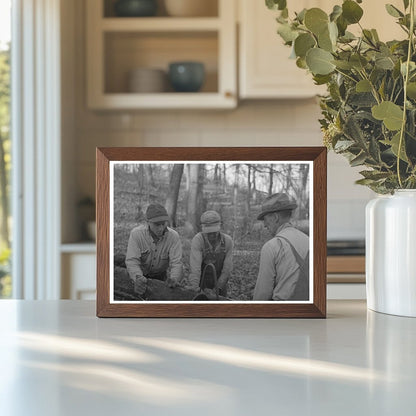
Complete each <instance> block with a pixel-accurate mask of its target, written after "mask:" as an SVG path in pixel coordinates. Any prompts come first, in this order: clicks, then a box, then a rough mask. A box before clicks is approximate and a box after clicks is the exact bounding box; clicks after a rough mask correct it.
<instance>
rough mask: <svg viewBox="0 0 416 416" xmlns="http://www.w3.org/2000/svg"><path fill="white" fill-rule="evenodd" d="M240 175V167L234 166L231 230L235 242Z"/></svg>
mask: <svg viewBox="0 0 416 416" xmlns="http://www.w3.org/2000/svg"><path fill="white" fill-rule="evenodd" d="M239 175H240V165H239V164H237V165H235V172H234V185H233V207H234V230H233V240H234V241H235V239H236V235H237V228H238V227H237V214H238V210H237V202H238V177H239Z"/></svg>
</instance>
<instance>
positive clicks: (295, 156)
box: [96, 147, 327, 318]
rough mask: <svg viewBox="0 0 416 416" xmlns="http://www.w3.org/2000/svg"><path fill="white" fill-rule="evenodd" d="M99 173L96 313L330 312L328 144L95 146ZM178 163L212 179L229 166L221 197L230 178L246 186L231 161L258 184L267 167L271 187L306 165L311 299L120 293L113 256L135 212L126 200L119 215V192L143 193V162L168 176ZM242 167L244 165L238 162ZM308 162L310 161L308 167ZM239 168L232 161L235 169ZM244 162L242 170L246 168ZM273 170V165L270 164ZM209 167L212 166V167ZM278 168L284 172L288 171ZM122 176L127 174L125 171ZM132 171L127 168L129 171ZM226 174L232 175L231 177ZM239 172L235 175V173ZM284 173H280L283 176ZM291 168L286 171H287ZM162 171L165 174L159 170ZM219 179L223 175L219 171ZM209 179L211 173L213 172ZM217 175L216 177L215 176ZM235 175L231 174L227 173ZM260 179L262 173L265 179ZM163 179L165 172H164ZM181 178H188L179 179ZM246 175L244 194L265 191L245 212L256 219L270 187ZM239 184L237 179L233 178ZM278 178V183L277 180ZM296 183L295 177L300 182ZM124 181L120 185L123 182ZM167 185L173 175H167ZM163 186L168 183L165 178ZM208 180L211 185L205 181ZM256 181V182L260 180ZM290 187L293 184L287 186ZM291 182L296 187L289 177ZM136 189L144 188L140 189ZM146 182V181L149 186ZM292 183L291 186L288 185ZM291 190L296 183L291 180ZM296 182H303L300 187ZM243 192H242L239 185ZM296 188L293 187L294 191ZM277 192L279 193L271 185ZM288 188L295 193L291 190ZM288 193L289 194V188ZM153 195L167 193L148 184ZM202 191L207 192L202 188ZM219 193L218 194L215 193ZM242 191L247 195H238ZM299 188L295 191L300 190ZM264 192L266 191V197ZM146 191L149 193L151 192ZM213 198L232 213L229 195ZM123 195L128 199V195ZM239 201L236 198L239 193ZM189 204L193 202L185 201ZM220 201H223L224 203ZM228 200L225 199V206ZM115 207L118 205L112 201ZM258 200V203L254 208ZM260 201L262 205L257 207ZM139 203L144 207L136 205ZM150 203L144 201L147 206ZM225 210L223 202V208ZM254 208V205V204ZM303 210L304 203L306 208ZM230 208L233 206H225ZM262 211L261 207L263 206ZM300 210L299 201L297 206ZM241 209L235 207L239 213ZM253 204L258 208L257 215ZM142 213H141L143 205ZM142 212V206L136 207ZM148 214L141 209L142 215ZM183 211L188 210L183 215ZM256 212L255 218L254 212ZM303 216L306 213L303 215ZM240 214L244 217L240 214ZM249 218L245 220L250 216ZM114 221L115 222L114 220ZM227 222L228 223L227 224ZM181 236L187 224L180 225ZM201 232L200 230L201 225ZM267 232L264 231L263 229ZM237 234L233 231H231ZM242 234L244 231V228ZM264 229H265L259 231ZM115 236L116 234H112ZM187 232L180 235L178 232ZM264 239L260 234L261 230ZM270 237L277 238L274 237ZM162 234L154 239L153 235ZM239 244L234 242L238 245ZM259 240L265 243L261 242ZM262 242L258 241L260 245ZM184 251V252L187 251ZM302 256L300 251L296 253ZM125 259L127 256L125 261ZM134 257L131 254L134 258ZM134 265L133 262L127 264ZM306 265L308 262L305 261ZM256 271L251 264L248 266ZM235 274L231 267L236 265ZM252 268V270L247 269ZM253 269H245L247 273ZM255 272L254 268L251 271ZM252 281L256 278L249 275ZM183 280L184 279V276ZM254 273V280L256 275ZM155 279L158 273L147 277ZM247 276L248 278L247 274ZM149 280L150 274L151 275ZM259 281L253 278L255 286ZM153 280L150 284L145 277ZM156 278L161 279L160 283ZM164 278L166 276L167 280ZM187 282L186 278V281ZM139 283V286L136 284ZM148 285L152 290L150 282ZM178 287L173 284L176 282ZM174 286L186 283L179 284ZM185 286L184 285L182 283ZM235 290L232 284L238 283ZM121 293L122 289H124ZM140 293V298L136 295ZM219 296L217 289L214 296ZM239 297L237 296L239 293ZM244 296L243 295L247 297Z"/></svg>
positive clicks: (158, 197) (322, 315) (228, 314)
mask: <svg viewBox="0 0 416 416" xmlns="http://www.w3.org/2000/svg"><path fill="white" fill-rule="evenodd" d="M96 156H97V166H96V169H97V176H96V185H97V187H96V201H97V316H98V317H195V318H201V317H207V318H208V317H210V318H237V317H238V318H325V317H326V212H327V199H326V186H327V169H326V163H327V162H326V160H327V151H326V148H324V147H239V148H230V147H221V148H214V147H205V148H196V147H192V148H186V147H180V148H178V147H177V148H160V147H157V148H156V147H154V148H150V147H134V148H97V151H96ZM171 164H172V165H175V164H181V165H183V166H185V167H187V165H190V167H189V168H188V169H189V171H190V169H192V166H203V168H198V169H203V171H204V172H205V175H206V177H205V178H207V177H208V176H209V175H213V173H212V172H213V170H214V167H215V175H217V170H216V169H217V168H216V167H217V166H223V170H224V172H222V175H223V176H222V178H223V179H224V178H225V179H224V180H223V183H224V184H225V185H224V190H225V191H224V194H223V198H226V199H227V198H228V195H230V192H231V191H230V190H229V188H227V189H228V190H227V189H226V186H228V185H227V184H228V183H229V182H230V183H231V182H232V181H233V179H232V178H235V179H234V180H235V181H237V182H233V183H234V185H233V186H237V187H238V186H240V187H241V188H242V189H245V188H244V187H243V186H242V185H238V184H239V183H240V182H241V181H240V182H239V177H238V176H230V170H227V169H228V168H227V167H228V166H230V169H235V171H236V172H241V171H243V172H246V171H247V177H250V172H254V171H256V172H257V177H258V178H260V179H261V180H262V182H260V184H262V186H263V187H264V186H265V184H266V179H267V176H266V172H270V175H271V176H270V178H271V179H272V180H271V181H270V182H271V183H274V186H283V185H279V184H280V183H283V182H284V181H286V182H287V183H288V184H289V181H291V180H292V179H293V181H295V180H296V181H298V180H300V179H297V178H298V177H297V176H296V177H295V173H296V172H300V171H301V170H302V171H303V172H306V170H307V172H308V173H307V175H308V176H306V174H305V176H304V177H303V182H302V183H303V184H304V188H303V189H304V191H303V192H304V194H305V195H306V196H305V195H304V194H302V195H303V197H304V199H302V201H303V200H306V201H307V203H304V206H305V207H308V208H307V209H308V211H305V213H304V214H303V217H300V214H299V218H301V219H300V220H299V224H300V223H302V221H303V222H304V223H305V222H306V223H307V227H308V231H307V233H309V236H310V238H309V240H308V241H309V243H308V244H309V252H310V254H311V255H310V260H309V261H310V262H309V276H310V277H309V295H308V296H309V297H308V299H307V300H301V301H293V300H275V301H273V300H264V301H263V300H249V298H247V300H240V298H241V299H243V296H246V297H247V296H249V295H247V293H246V292H247V290H245V292H244V294H241V297H240V298H239V297H238V296H239V295H238V293H237V292H236V293H237V295H238V296H237V298H235V297H234V298H229V297H226V298H223V299H225V301H217V300H214V301H210V300H208V299H207V300H206V301H202V302H201V301H197V300H194V299H196V298H192V299H191V300H163V299H162V298H161V299H160V300H142V299H140V297H139V298H138V300H131V299H130V298H129V297H128V296H130V295H125V296H127V297H120V292H119V291H118V289H117V290H116V288H118V287H119V286H118V285H119V282H120V279H121V278H119V277H117V278H116V277H115V274H116V272H118V271H119V270H120V269H119V266H116V265H115V263H117V261H119V260H120V259H119V258H118V257H120V256H118V255H117V254H115V249H116V248H117V249H118V247H119V245H120V247H121V246H123V247H125V246H126V244H127V241H126V240H128V235H129V234H128V230H124V228H127V227H124V225H123V223H122V221H121V223H122V226H121V229H123V230H124V234H123V235H124V237H123V238H121V239H120V238H119V237H118V236H119V229H120V226H119V225H120V220H119V218H123V215H124V216H126V215H130V212H131V209H130V208H129V207H130V205H128V206H127V211H126V212H127V214H126V212H124V214H123V215H122V214H121V213H120V212H121V209H119V208H118V207H119V206H124V205H123V204H124V202H122V201H121V196H119V195H124V194H126V193H132V194H133V197H134V198H135V196H134V195H136V194H135V192H140V194H141V195H142V194H144V192H143V193H141V192H142V191H141V188H140V186H143V178H144V175H143V172H145V171H144V170H143V169H150V170H151V169H153V170H154V169H156V170H157V171H158V172H161V173H160V175H162V174H163V175H164V176H163V178H166V177H167V176H166V175H168V173H165V172H170V171H169V169H172V171H173V168H171V167H170V165H171ZM240 166H241V169H240ZM306 166H309V168H308V169H306ZM234 167H235V168H234ZM140 169H142V170H140ZM244 169H245V170H244ZM267 169H268V170H267ZM119 172H127V173H128V176H126V177H127V178H129V180H131V178H132V176H131V175H133V174H134V175H135V178H138V180H140V181H142V182H141V184H142V185H134V186H133V187H132V186H131V184H130V183H127V182H126V183H125V182H123V181H124V179H123V178H124V176H120V175H121V173H119ZM207 172H208V173H207ZM231 172H234V170H231ZM281 172H286V173H285V174H283V173H281ZM123 175H124V174H123ZM126 175H127V174H126ZM227 175H228V176H227ZM233 175H235V174H233ZM273 175H281V178H284V179H280V181H281V182H278V183H277V182H276V181H277V180H275V182H273V177H274V176H273ZM282 175H283V176H282ZM285 175H286V176H285ZM161 177H162V176H161ZM219 177H220V178H221V174H219ZM277 177H278V176H277ZM209 178H211V176H209ZM215 178H217V177H216V176H215ZM229 178H231V179H229ZM260 179H258V180H260ZM163 180H164V181H165V182H163V183H164V184H166V179H163ZM182 180H183V179H182ZM204 180H205V182H204V183H210V182H209V180H211V179H204ZM250 180H252V179H249V180H248V182H247V189H249V191H244V192H246V195H249V196H248V197H247V198H248V199H249V198H251V195H253V194H255V195H256V198H257V195H258V194H259V195H260V197H261V198H260V199H262V201H260V202H259V203H258V204H259V205H254V204H253V205H252V206H250V204H249V205H248V208H246V209H247V211H245V212H247V213H248V214H247V218H251V221H252V222H251V223H253V221H254V220H255V219H256V217H257V212H260V211H261V210H262V209H263V211H264V205H262V204H264V199H266V197H267V190H266V189H263V190H261V189H259V188H256V187H255V188H254V193H253V191H252V190H251V191H250V189H251V188H250V185H248V184H249V183H250ZM235 183H237V185H235ZM276 183H277V185H276ZM296 183H298V182H296ZM120 184H121V185H120ZM168 184H169V182H168ZM163 186H164V187H165V188H163V189H166V185H163ZM179 186H181V187H182V188H185V185H184V184H183V182H180V185H179ZM204 186H205V187H207V185H204ZM257 186H258V184H257ZM288 186H289V185H288ZM292 186H294V185H293V184H292ZM117 187H118V188H120V187H123V189H124V188H126V189H124V190H123V192H121V191H120V190H118V189H117ZM269 188H270V189H269V191H275V192H280V191H281V189H277V190H276V188H273V186H270V183H269ZM137 189H140V190H139V191H137ZM146 189H148V188H146ZM167 189H169V188H167ZM285 189H289V190H291V189H292V188H285ZM293 189H295V188H294V187H293ZM297 189H299V188H297ZM241 192H243V191H241ZM293 192H294V191H293ZM272 193H274V192H272ZM289 193H290V192H289ZM289 193H288V195H289ZM146 195H147V197H148V195H151V197H152V198H153V199H154V200H155V201H156V202H161V203H162V204H163V203H164V202H163V201H164V200H163V198H164V196H163V192H153V194H151V193H150V192H149V191H147V194H146ZM203 195H205V194H203ZM215 195H217V193H216V194H215ZM241 195H243V194H241ZM296 195H297V194H296ZM263 196H264V198H263ZM148 198H149V197H148ZM206 199H208V201H205V205H206V206H205V208H206V209H208V210H210V209H213V208H212V207H213V206H221V207H222V206H223V205H224V206H225V208H224V211H221V212H225V213H227V212H230V209H233V208H232V204H231V205H230V202H229V201H228V200H227V202H221V201H220V200H219V197H209V196H208V197H206ZM133 200H134V199H133ZM123 201H124V200H123ZM235 201H238V199H235ZM188 203H189V202H188ZM221 204H223V205H221ZM226 205H227V206H226ZM115 207H116V208H115ZM251 207H254V208H251ZM256 207H259V208H256ZM141 208H142V207H140V208H139V211H140V209H141ZM143 208H145V207H143ZM221 209H222V208H221ZM256 209H257V211H256ZM305 209H306V208H305ZM227 210H228V211H227ZM259 210H260V211H259ZM299 210H300V208H299ZM236 211H237V208H235V212H236ZM252 211H254V212H255V214H254V215H253V213H252ZM263 211H262V212H263ZM115 213H116V214H117V221H115V219H114V218H115ZM141 214H144V212H143V211H142V212H141ZM135 215H136V217H135V218H137V219H138V220H139V219H140V218H139V217H140V215H139V217H137V215H138V214H137V213H135ZM142 216H143V215H142ZM185 218H186V217H185ZM233 218H234V221H235V222H234V223H233V224H234V225H235V224H237V225H235V227H238V224H239V223H238V222H237V221H238V218H239V217H238V216H237V215H236V214H235V213H234V217H233ZM253 218H254V219H253ZM302 218H306V219H304V220H302ZM240 221H243V220H240ZM247 221H248V220H247ZM115 224H116V225H117V227H118V228H117V227H115ZM146 226H147V227H148V228H147V229H146V230H148V231H149V225H146V224H143V226H142V227H144V228H146ZM224 226H225V225H224ZM227 227H228V228H230V227H231V226H230V223H228V224H227ZM178 231H179V235H181V233H182V232H183V231H181V229H178ZM196 231H197V230H196ZM263 232H264V231H263V230H261V233H263ZM231 234H232V233H231ZM240 234H241V233H240ZM261 235H263V234H261ZM115 236H116V237H115ZM181 238H182V237H181ZM262 238H263V237H262ZM270 238H272V237H270ZM116 240H120V241H122V243H118V242H117V243H116V242H115V241H116ZM155 241H157V240H155ZM239 241H242V244H244V242H245V240H244V238H243V237H242V238H240V240H239ZM187 246H188V247H189V246H190V243H187ZM234 246H235V245H234ZM259 247H260V246H259ZM260 248H261V247H260ZM253 256H254V257H253V258H257V257H258V258H259V257H260V252H258V256H257V257H256V253H254V254H253ZM184 258H185V255H184ZM299 258H300V257H298V259H299ZM121 261H122V260H121ZM129 261H130V260H129ZM129 264H130V263H129ZM305 264H306V263H305ZM129 270H130V269H126V270H125V271H124V270H121V272H122V273H123V278H124V276H131V274H129V273H130V272H129ZM245 270H246V269H244V273H242V272H241V271H240V275H238V276H237V272H235V276H236V277H235V279H240V280H241V281H243V280H244V279H247V276H246V274H245ZM250 270H251V269H250ZM233 273H234V272H233ZM250 273H253V272H252V271H250ZM247 275H248V272H247ZM250 276H251V275H250ZM250 279H251V280H250V282H252V280H253V278H252V277H250ZM185 280H186V279H185ZM254 280H255V279H254ZM150 281H151V282H152V281H153V279H150ZM244 281H246V280H244ZM275 281H276V280H275ZM134 282H135V280H134V279H133V280H132V281H131V284H132V285H134ZM147 282H149V279H148V280H147ZM255 283H256V282H252V283H251V285H252V286H247V287H254V284H255ZM148 284H149V283H148ZM158 284H161V283H160V282H158ZM163 284H165V283H163ZM181 284H182V283H181ZM134 287H135V288H136V286H134ZM146 290H147V289H146ZM175 290H176V289H175ZM177 290H182V289H181V288H177ZM184 290H185V289H184ZM233 290H234V289H233ZM122 293H124V292H122ZM134 299H136V298H134ZM216 299H218V292H217V298H216ZM235 299H237V300H235ZM244 299H246V298H244Z"/></svg>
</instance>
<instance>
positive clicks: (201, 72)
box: [169, 61, 205, 92]
mask: <svg viewBox="0 0 416 416" xmlns="http://www.w3.org/2000/svg"><path fill="white" fill-rule="evenodd" d="M204 79H205V67H204V64H203V63H202V62H191V61H183V62H172V63H170V64H169V81H170V83H171V85H172V88H173V89H174V90H175V91H177V92H197V91H199V90H200V89H201V87H202V85H203V83H204Z"/></svg>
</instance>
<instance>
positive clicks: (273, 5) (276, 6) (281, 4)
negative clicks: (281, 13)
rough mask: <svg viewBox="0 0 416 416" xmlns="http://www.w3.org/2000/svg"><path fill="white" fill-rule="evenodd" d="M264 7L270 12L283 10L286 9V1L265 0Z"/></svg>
mask: <svg viewBox="0 0 416 416" xmlns="http://www.w3.org/2000/svg"><path fill="white" fill-rule="evenodd" d="M266 6H267V7H268V8H269V9H271V10H283V9H284V8H286V0H266Z"/></svg>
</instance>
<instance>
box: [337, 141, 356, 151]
mask: <svg viewBox="0 0 416 416" xmlns="http://www.w3.org/2000/svg"><path fill="white" fill-rule="evenodd" d="M353 145H354V142H353V141H351V140H338V141H337V142H336V144H335V146H334V150H335V152H337V153H338V152H339V153H341V152H345V151H346V150H348V149H349V148H350V147H351V146H353Z"/></svg>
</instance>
